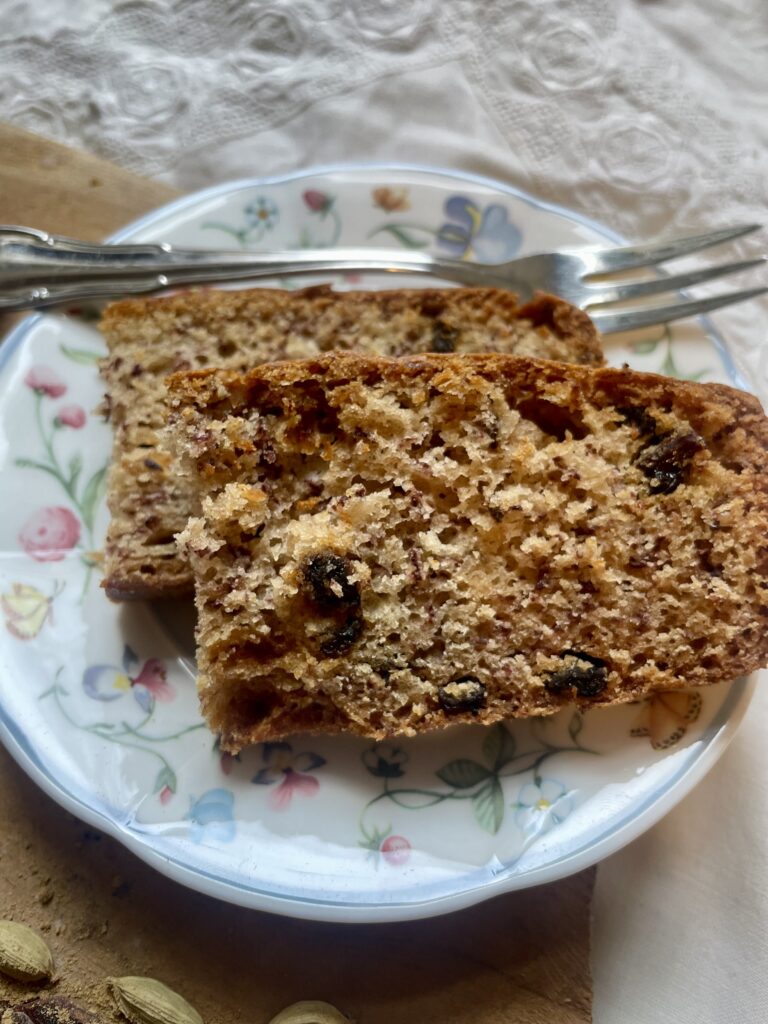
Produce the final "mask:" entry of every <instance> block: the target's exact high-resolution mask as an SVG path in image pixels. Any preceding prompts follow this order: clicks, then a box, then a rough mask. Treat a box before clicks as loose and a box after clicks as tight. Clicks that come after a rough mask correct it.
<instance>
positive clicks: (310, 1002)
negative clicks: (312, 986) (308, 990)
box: [269, 999, 349, 1024]
mask: <svg viewBox="0 0 768 1024" xmlns="http://www.w3.org/2000/svg"><path fill="white" fill-rule="evenodd" d="M269 1024H349V1017H345V1016H344V1014H343V1013H342V1012H341V1010H337V1009H336V1007H335V1006H331V1004H330V1003H323V1002H321V1001H320V1000H319V999H305V1000H304V1001H303V1002H300V1003H291V1005H290V1006H286V1008H285V1009H284V1010H281V1011H280V1013H278V1014H276V1015H275V1016H274V1017H273V1018H272V1020H271V1021H270V1022H269Z"/></svg>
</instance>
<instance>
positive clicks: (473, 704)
mask: <svg viewBox="0 0 768 1024" xmlns="http://www.w3.org/2000/svg"><path fill="white" fill-rule="evenodd" d="M485 695H486V691H485V686H484V685H483V683H481V682H480V680H479V679H477V678H476V677H475V676H460V677H459V678H458V679H453V680H451V682H450V683H444V684H443V685H442V686H438V688H437V699H438V700H439V701H440V707H441V708H442V709H443V711H479V710H480V708H482V707H484V706H485Z"/></svg>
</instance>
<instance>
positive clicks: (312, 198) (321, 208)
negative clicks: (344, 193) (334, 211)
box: [302, 188, 334, 216]
mask: <svg viewBox="0 0 768 1024" xmlns="http://www.w3.org/2000/svg"><path fill="white" fill-rule="evenodd" d="M302 199H303V200H304V204H305V205H306V207H307V209H308V210H310V212H311V213H319V214H322V216H325V215H326V214H327V213H328V211H329V210H330V209H331V207H332V206H333V203H334V197H333V196H329V195H328V193H327V192H320V191H319V190H318V189H316V188H309V189H307V191H306V192H302Z"/></svg>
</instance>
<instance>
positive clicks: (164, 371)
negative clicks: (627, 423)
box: [101, 287, 603, 600]
mask: <svg viewBox="0 0 768 1024" xmlns="http://www.w3.org/2000/svg"><path fill="white" fill-rule="evenodd" d="M101 330H102V332H103V334H104V337H105V339H106V342H107V346H108V349H109V355H108V357H107V358H106V359H105V360H104V362H103V364H102V373H103V376H104V379H105V381H106V385H107V398H106V402H105V410H106V412H107V413H108V414H109V417H110V419H111V421H112V424H113V427H114V448H113V458H112V467H111V471H110V476H109V484H108V494H107V501H108V504H109V509H110V513H111V522H110V526H109V532H108V535H107V543H106V555H105V580H104V584H103V585H104V586H105V587H106V590H107V593H108V594H109V596H110V597H112V598H114V599H116V600H119V599H129V598H151V597H169V596H175V595H178V594H182V593H186V592H190V591H191V589H192V577H191V574H190V570H189V566H188V563H187V561H186V559H184V558H182V557H180V555H179V553H178V551H177V548H176V544H175V542H174V534H176V533H177V532H178V531H179V530H181V529H182V528H183V527H184V525H185V523H186V521H187V519H188V517H189V516H190V515H191V514H192V513H193V512H194V511H195V510H196V509H195V504H194V502H195V495H194V492H192V491H190V490H189V488H188V486H187V484H185V482H184V480H183V479H181V478H180V477H179V476H178V474H177V473H176V471H175V468H174V465H173V462H172V459H171V456H170V455H169V453H168V452H167V451H165V450H164V448H163V446H162V443H161V441H160V431H161V430H162V428H163V426H164V425H165V421H166V409H165V404H164V403H165V388H164V378H165V377H166V376H167V375H168V374H170V373H173V372H175V371H180V370H199V369H203V368H204V367H206V366H209V365H211V366H221V367H224V368H228V369H234V370H239V371H245V370H248V369H250V368H251V367H252V366H254V365H256V364H258V363H262V362H270V361H274V360H281V359H301V358H306V357H314V356H317V355H319V354H321V353H323V352H326V351H330V350H333V349H341V350H345V349H347V350H348V349H359V350H361V351H365V352H369V353H374V354H378V355H386V356H404V355H409V354H412V353H415V352H430V351H434V352H454V351H455V352H506V353H513V354H519V355H530V356H540V357H543V358H547V359H558V360H563V361H565V362H576V363H591V364H601V363H602V361H603V357H602V349H601V346H600V342H599V339H598V337H597V334H596V332H595V329H594V327H593V325H592V323H591V321H590V320H589V318H588V317H587V316H586V315H585V314H584V313H582V312H581V311H580V310H578V309H575V308H574V307H573V306H570V305H568V304H567V303H565V302H562V301H561V300H559V299H556V298H553V297H551V296H546V295H541V296H539V297H538V298H536V299H535V300H534V301H533V302H530V303H527V304H526V305H520V304H519V303H518V301H517V299H516V297H515V296H514V295H513V294H512V293H510V292H505V291H500V290H497V289H492V288H455V289H423V290H414V291H383V292H333V291H331V290H330V288H327V287H318V288H309V289H306V290H304V291H300V292H286V291H280V290H277V289H257V290H248V291H238V292H231V291H215V290H210V291H199V292H184V293H181V294H179V295H174V296H171V297H169V298H161V299H128V300H125V301H122V302H116V303H113V304H112V305H110V306H108V307H107V309H106V310H105V312H104V316H103V318H102V322H101Z"/></svg>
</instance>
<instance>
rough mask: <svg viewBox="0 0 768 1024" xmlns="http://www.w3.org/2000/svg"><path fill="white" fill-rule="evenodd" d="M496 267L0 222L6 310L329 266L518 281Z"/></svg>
mask: <svg viewBox="0 0 768 1024" xmlns="http://www.w3.org/2000/svg"><path fill="white" fill-rule="evenodd" d="M499 269H500V268H499V267H494V265H493V264H477V263H468V262H464V261H462V260H450V259H442V258H438V257H435V256H430V255H429V254H427V253H423V252H406V253H404V252H402V251H400V250H389V249H365V248H343V249H333V250H328V249H299V250H297V251H295V252H294V251H287V252H226V251H215V252H211V251H206V250H196V249H176V248H174V247H173V246H171V245H168V244H159V245H154V244H146V243H145V244H131V245H94V244H92V243H89V242H80V241H77V240H76V239H73V238H65V237H62V236H60V235H49V234H47V233H46V232H44V231H37V230H35V229H34V228H25V227H15V226H13V225H0V310H3V311H6V312H13V311H17V310H23V309H40V308H44V307H46V306H54V305H59V304H61V303H64V302H66V303H70V302H80V301H83V300H85V299H102V298H108V297H109V296H114V295H122V294H131V295H137V294H148V293H151V292H156V291H162V290H164V289H167V288H174V287H176V286H177V285H181V284H192V283H197V284H203V283H214V282H217V281H234V280H246V279H256V278H261V277H284V276H289V275H291V276H292V275H296V274H317V273H328V272H334V271H336V272H338V271H342V272H344V271H371V270H377V271H384V272H392V273H410V274H430V275H432V276H434V277H439V278H442V279H444V280H447V281H454V282H456V283H458V284H464V285H488V286H490V285H493V286H495V287H501V288H510V287H515V284H516V282H514V281H512V280H510V277H509V275H508V273H504V274H503V276H502V274H500V273H499ZM505 269H506V268H505ZM494 271H496V272H495V273H494ZM520 283H521V284H522V282H520ZM525 290H526V291H529V289H528V288H527V287H526V289H525Z"/></svg>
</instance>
